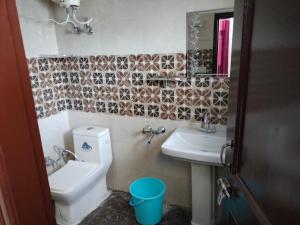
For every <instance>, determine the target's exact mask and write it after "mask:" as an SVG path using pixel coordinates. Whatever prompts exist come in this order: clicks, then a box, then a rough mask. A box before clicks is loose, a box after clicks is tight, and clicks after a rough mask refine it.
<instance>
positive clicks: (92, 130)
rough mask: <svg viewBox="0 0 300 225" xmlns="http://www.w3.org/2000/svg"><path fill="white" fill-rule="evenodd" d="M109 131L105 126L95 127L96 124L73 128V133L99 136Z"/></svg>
mask: <svg viewBox="0 0 300 225" xmlns="http://www.w3.org/2000/svg"><path fill="white" fill-rule="evenodd" d="M108 131H109V129H108V128H106V127H96V126H84V127H78V128H75V129H74V130H73V134H76V135H82V136H90V137H100V136H102V135H104V134H106V133H107V132H108Z"/></svg>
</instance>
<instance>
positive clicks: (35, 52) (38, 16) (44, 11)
mask: <svg viewBox="0 0 300 225" xmlns="http://www.w3.org/2000/svg"><path fill="white" fill-rule="evenodd" d="M17 8H18V15H19V20H20V25H21V32H22V38H23V44H24V48H25V53H26V57H27V58H30V57H37V56H40V55H48V54H58V48H57V41H56V33H55V26H54V24H51V23H49V22H47V21H46V20H47V19H49V18H52V17H53V13H52V8H51V3H50V1H49V0H17Z"/></svg>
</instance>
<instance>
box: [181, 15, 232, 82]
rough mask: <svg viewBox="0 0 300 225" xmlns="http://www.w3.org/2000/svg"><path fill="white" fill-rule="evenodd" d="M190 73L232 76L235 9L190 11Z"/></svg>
mask: <svg viewBox="0 0 300 225" xmlns="http://www.w3.org/2000/svg"><path fill="white" fill-rule="evenodd" d="M186 21H187V74H188V76H189V77H192V76H199V75H203V74H211V75H215V76H225V77H229V76H230V64H231V49H232V34H233V22H234V18H233V11H232V9H227V10H218V11H198V12H189V13H187V19H186Z"/></svg>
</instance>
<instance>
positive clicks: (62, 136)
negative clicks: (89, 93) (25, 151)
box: [38, 111, 72, 174]
mask: <svg viewBox="0 0 300 225" xmlns="http://www.w3.org/2000/svg"><path fill="white" fill-rule="evenodd" d="M38 125H39V130H40V135H41V140H42V147H43V151H44V156H50V157H51V158H52V159H57V158H58V155H57V153H56V152H55V151H54V150H53V146H54V145H58V146H60V147H65V148H71V147H72V133H71V127H70V123H69V115H68V112H67V111H65V112H60V113H58V114H56V115H52V116H51V117H47V118H43V119H39V120H38ZM62 163H63V161H61V162H60V164H62ZM53 170H54V168H52V167H48V168H47V171H48V173H49V174H50V173H52V172H53Z"/></svg>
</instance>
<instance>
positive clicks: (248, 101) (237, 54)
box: [222, 0, 300, 225]
mask: <svg viewBox="0 0 300 225" xmlns="http://www.w3.org/2000/svg"><path fill="white" fill-rule="evenodd" d="M235 5H236V6H235V18H236V19H235V23H236V24H235V27H234V40H233V42H234V46H233V57H232V58H233V60H232V74H231V87H230V113H229V124H228V141H230V140H233V149H234V159H233V164H232V165H231V166H230V174H229V175H228V176H227V179H228V181H229V183H230V185H229V186H228V190H229V192H230V198H225V199H224V200H223V209H224V216H223V222H222V224H230V225H231V224H243V225H244V224H245V225H246V224H247V225H248V224H249V225H250V224H251V225H256V224H274V225H297V224H300V194H299V185H300V99H299V96H300V57H299V55H300V23H299V21H300V14H299V9H300V2H299V1H298V0H292V1H288V2H282V1H280V0H259V1H258V0H257V1H254V0H244V1H238V0H237V1H236V2H235ZM227 152H230V151H227ZM223 180H224V179H223Z"/></svg>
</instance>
